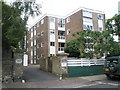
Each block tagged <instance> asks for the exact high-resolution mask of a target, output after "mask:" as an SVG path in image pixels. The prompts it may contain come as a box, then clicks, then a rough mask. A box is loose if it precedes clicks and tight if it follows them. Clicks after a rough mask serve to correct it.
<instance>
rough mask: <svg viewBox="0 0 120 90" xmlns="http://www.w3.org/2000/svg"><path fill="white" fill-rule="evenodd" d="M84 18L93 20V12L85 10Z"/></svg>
mask: <svg viewBox="0 0 120 90" xmlns="http://www.w3.org/2000/svg"><path fill="white" fill-rule="evenodd" d="M83 16H85V17H90V18H92V12H89V11H84V10H83Z"/></svg>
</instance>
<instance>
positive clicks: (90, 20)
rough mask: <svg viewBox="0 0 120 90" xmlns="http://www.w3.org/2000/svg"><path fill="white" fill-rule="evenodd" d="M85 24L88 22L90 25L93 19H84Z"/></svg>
mask: <svg viewBox="0 0 120 90" xmlns="http://www.w3.org/2000/svg"><path fill="white" fill-rule="evenodd" d="M83 22H88V23H92V19H91V18H85V17H84V18H83Z"/></svg>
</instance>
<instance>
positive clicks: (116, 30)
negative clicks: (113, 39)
mask: <svg viewBox="0 0 120 90" xmlns="http://www.w3.org/2000/svg"><path fill="white" fill-rule="evenodd" d="M106 29H107V30H109V31H110V32H111V33H112V34H113V35H118V36H119V37H120V14H118V15H117V14H116V15H115V16H113V17H112V18H110V19H108V20H107V22H106Z"/></svg>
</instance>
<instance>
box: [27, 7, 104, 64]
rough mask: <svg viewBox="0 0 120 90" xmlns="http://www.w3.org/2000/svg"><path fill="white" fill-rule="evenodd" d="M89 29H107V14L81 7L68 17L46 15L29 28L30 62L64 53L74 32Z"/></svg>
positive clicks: (28, 48)
mask: <svg viewBox="0 0 120 90" xmlns="http://www.w3.org/2000/svg"><path fill="white" fill-rule="evenodd" d="M87 29H90V30H93V31H103V30H105V14H104V13H103V12H101V11H97V10H92V9H86V8H79V9H77V10H75V11H73V12H72V13H70V14H68V15H67V16H66V17H61V16H55V15H49V14H46V15H44V16H43V17H41V18H40V20H38V21H37V22H36V23H35V24H34V25H33V26H32V27H31V28H30V29H29V30H28V35H27V54H28V56H29V64H36V63H38V62H39V59H40V58H41V57H43V58H46V57H50V56H55V55H56V54H59V53H64V48H65V43H66V42H67V41H70V40H73V39H74V37H73V36H72V34H73V33H75V32H78V31H80V30H87Z"/></svg>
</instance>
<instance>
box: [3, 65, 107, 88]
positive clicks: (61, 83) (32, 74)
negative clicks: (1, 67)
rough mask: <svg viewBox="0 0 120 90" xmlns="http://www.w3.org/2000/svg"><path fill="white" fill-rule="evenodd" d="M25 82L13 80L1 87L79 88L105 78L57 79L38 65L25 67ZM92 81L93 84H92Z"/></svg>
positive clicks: (102, 76) (99, 76)
mask: <svg viewBox="0 0 120 90" xmlns="http://www.w3.org/2000/svg"><path fill="white" fill-rule="evenodd" d="M24 74H25V75H24V76H25V83H21V82H15V83H11V84H9V83H6V84H3V85H2V87H3V88H81V87H84V86H85V85H87V84H92V85H95V83H97V84H96V85H98V84H100V83H99V81H102V80H103V81H104V80H107V78H106V76H105V75H94V76H85V77H73V78H64V79H63V80H59V77H56V76H55V75H53V74H51V73H49V72H44V71H41V70H39V67H38V66H30V67H27V68H25V73H24ZM93 83H94V84H93Z"/></svg>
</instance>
